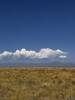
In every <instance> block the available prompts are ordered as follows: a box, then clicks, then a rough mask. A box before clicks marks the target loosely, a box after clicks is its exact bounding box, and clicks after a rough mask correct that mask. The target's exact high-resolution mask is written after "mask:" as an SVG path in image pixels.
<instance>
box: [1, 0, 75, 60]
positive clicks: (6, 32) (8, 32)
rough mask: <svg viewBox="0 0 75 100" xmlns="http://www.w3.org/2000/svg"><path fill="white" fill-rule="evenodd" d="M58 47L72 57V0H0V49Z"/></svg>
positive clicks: (74, 0) (74, 40)
mask: <svg viewBox="0 0 75 100" xmlns="http://www.w3.org/2000/svg"><path fill="white" fill-rule="evenodd" d="M17 48H26V49H33V50H38V49H40V48H52V49H61V50H65V51H67V52H69V53H70V56H72V58H75V57H74V56H75V0H0V51H3V50H15V49H17Z"/></svg>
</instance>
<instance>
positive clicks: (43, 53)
mask: <svg viewBox="0 0 75 100" xmlns="http://www.w3.org/2000/svg"><path fill="white" fill-rule="evenodd" d="M22 57H24V58H30V59H44V58H56V57H58V58H60V59H61V58H63V59H64V58H66V57H67V55H66V52H64V51H62V50H60V49H57V50H53V49H50V48H43V49H40V50H39V51H33V50H26V49H24V48H22V49H21V50H16V51H14V52H10V51H3V52H1V53H0V60H1V59H4V58H10V59H12V58H13V59H15V58H16V59H18V58H22Z"/></svg>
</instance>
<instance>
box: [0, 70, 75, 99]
mask: <svg viewBox="0 0 75 100" xmlns="http://www.w3.org/2000/svg"><path fill="white" fill-rule="evenodd" d="M0 100H75V69H73V68H72V69H71V68H70V69H69V68H22V69H21V68H12V69H11V68H5V69H2V68H0Z"/></svg>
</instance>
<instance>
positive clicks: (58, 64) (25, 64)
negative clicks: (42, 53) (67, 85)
mask: <svg viewBox="0 0 75 100" xmlns="http://www.w3.org/2000/svg"><path fill="white" fill-rule="evenodd" d="M0 67H75V63H73V62H58V61H54V62H48V63H44V62H38V63H31V62H15V63H12V62H5V63H2V62H1V63H0Z"/></svg>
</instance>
